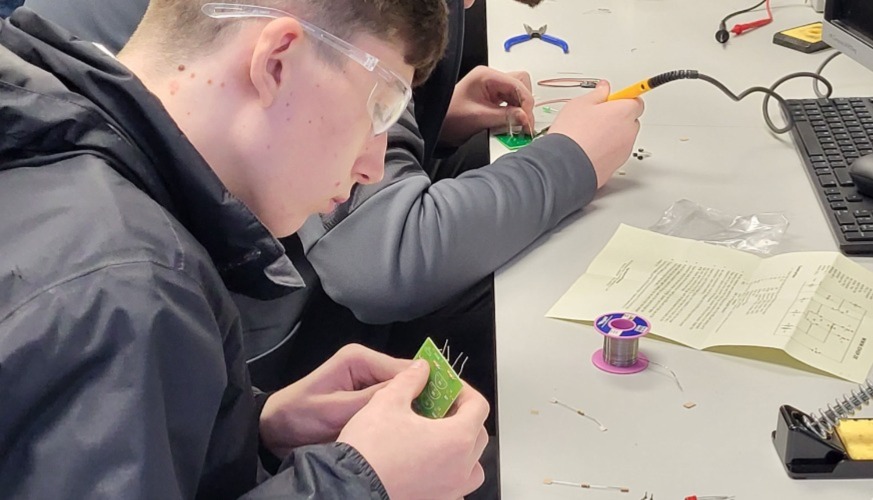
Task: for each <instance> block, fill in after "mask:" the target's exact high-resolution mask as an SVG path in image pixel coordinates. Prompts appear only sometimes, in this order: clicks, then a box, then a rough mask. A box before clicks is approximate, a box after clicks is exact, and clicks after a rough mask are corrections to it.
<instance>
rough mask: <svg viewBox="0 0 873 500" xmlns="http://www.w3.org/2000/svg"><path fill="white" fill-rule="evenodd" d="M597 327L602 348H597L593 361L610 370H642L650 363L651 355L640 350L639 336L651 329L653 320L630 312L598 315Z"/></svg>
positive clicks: (622, 372)
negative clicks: (649, 320) (647, 355)
mask: <svg viewBox="0 0 873 500" xmlns="http://www.w3.org/2000/svg"><path fill="white" fill-rule="evenodd" d="M594 328H595V329H596V330H597V331H598V332H599V333H600V334H601V335H603V349H598V350H596V351H594V354H593V355H592V356H591V362H592V363H594V366H596V367H597V368H600V369H601V370H603V371H605V372H609V373H617V374H629V373H637V372H641V371H643V370H645V369H646V367H647V366H649V359H648V358H647V357H646V356H645V355H644V354H643V353H641V352H639V342H640V337H643V336H645V335H646V334H647V333H649V330H650V328H651V323H649V322H648V321H647V320H646V319H645V318H642V317H640V316H637V315H636V314H633V313H628V312H615V313H609V314H604V315H602V316H598V317H597V319H595V320H594Z"/></svg>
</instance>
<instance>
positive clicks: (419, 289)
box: [301, 113, 597, 323]
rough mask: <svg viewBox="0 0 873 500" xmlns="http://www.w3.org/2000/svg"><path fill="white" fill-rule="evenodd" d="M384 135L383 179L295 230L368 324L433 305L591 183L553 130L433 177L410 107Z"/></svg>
mask: <svg viewBox="0 0 873 500" xmlns="http://www.w3.org/2000/svg"><path fill="white" fill-rule="evenodd" d="M391 136H392V137H390V141H389V150H388V155H387V157H386V178H385V179H383V181H382V182H381V183H380V184H378V185H376V186H361V189H360V191H364V193H363V194H362V193H360V192H358V193H355V195H354V196H353V199H352V200H351V202H350V204H351V208H350V212H349V213H347V214H345V215H344V218H342V219H341V220H340V221H339V222H336V221H335V220H334V221H332V222H331V221H328V222H327V223H326V224H321V225H320V228H315V229H313V226H314V224H312V223H311V222H312V221H310V223H309V224H307V226H306V227H305V228H304V230H303V231H302V232H301V237H302V238H303V240H304V243H305V244H307V245H308V246H310V247H311V248H310V250H309V252H308V253H307V258H308V259H309V260H310V262H312V264H313V266H314V267H315V270H316V271H317V273H318V275H319V276H320V278H321V281H322V284H323V286H324V290H325V292H326V293H327V294H328V295H329V296H330V297H331V298H332V299H333V300H335V301H336V302H338V303H340V304H342V305H344V306H346V307H348V308H349V309H351V310H352V312H353V313H354V314H355V315H356V316H357V317H358V319H360V320H362V321H364V322H367V323H387V322H392V321H402V320H408V319H411V318H414V317H417V316H421V315H423V314H427V313H429V312H432V311H434V310H436V309H438V308H439V307H441V306H443V305H444V304H446V303H447V302H448V301H449V300H450V299H451V298H453V297H454V296H456V295H458V294H459V293H461V292H462V291H464V290H465V289H466V288H468V287H469V286H471V285H473V284H474V283H476V282H477V281H478V280H480V279H482V278H483V277H485V276H487V275H488V274H489V273H491V272H493V271H495V270H496V269H497V268H499V267H500V266H501V265H503V264H504V263H506V262H507V261H508V260H509V259H511V258H512V257H513V256H514V255H516V254H517V253H518V252H520V251H521V250H523V249H524V248H525V247H526V246H528V245H529V244H530V243H532V242H533V241H534V240H535V239H536V238H538V237H539V236H540V235H542V234H543V233H545V232H546V231H549V230H550V229H551V228H553V227H554V226H555V225H556V224H557V223H558V222H559V221H561V220H562V219H563V218H564V217H566V216H567V215H569V214H571V213H573V212H574V211H577V210H579V209H581V208H582V207H583V206H585V205H586V204H587V203H588V202H590V201H591V199H592V198H593V197H594V193H595V191H596V188H597V179H596V175H595V173H594V169H593V167H592V166H591V163H590V161H589V160H588V157H587V155H586V154H585V153H584V152H583V151H582V149H581V148H580V147H579V146H578V145H577V144H576V143H575V142H573V141H572V140H571V139H570V138H568V137H566V136H563V135H560V134H550V135H548V136H546V137H543V138H541V139H539V140H537V141H536V142H534V143H533V144H531V145H530V146H528V147H526V148H524V149H522V150H520V151H518V152H515V153H512V154H508V155H505V156H503V157H501V158H500V159H498V160H497V161H495V162H494V163H493V164H491V165H488V166H486V167H482V168H480V169H476V170H473V171H469V172H466V173H464V174H462V175H461V176H459V177H457V178H455V179H446V180H441V181H439V182H437V183H434V184H431V182H430V180H429V178H428V177H427V176H426V175H425V174H424V172H423V171H422V169H421V166H420V164H419V160H418V158H419V157H420V156H419V155H418V154H417V153H418V151H419V149H418V148H420V136H418V134H417V130H416V128H415V123H414V121H413V120H411V119H410V117H409V114H408V113H407V114H406V115H405V116H404V120H402V121H401V123H400V124H398V126H396V127H395V129H392V131H391ZM332 223H333V224H334V225H331V224H332ZM319 229H321V231H322V232H321V234H319V233H318V230H319ZM325 231H326V232H325Z"/></svg>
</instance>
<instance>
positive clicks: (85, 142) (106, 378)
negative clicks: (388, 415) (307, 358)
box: [0, 9, 386, 499]
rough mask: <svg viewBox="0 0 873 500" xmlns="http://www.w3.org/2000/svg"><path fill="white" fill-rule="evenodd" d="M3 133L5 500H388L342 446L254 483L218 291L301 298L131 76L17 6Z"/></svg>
mask: <svg viewBox="0 0 873 500" xmlns="http://www.w3.org/2000/svg"><path fill="white" fill-rule="evenodd" d="M0 132H2V133H0V494H2V496H3V497H5V498H8V497H12V498H139V497H141V498H162V499H164V498H194V497H201V498H233V497H238V496H240V495H242V494H245V493H246V492H249V495H251V496H252V497H262V496H270V497H272V498H281V497H288V498H298V497H306V498H362V497H375V498H385V497H386V494H385V491H384V488H383V487H382V484H381V482H380V481H379V479H378V477H376V474H375V472H374V471H373V470H372V468H371V467H370V466H369V465H368V464H367V463H366V461H365V460H364V459H363V457H361V456H360V454H358V453H357V452H356V451H355V450H354V449H352V448H351V447H349V446H347V445H341V444H335V443H333V444H325V445H316V446H310V447H304V448H301V449H300V450H298V451H297V452H296V453H295V454H294V455H292V456H291V457H289V458H288V459H286V461H285V462H284V463H283V465H282V468H281V472H279V473H278V475H276V476H275V477H272V478H270V479H268V480H266V481H261V480H260V479H263V477H264V474H263V470H262V469H260V468H259V462H258V414H259V405H258V403H257V402H256V399H255V397H254V395H253V390H252V388H251V387H250V384H249V376H248V373H247V371H246V367H245V359H244V358H245V356H244V354H243V349H242V332H241V328H240V320H239V313H238V312H237V309H236V307H235V306H234V304H233V301H232V300H231V297H230V294H229V292H228V289H232V290H234V291H236V292H239V293H244V294H247V295H250V296H253V297H258V298H272V297H278V296H281V295H283V294H287V293H289V292H290V291H292V290H294V288H295V287H299V286H302V284H303V283H302V280H301V279H300V276H299V274H298V273H297V271H296V270H295V269H294V267H293V265H292V264H291V262H290V260H289V259H288V258H287V257H286V256H285V253H284V249H283V248H282V246H281V245H280V244H279V243H278V242H277V241H276V240H275V239H274V238H273V237H272V236H271V235H270V234H269V232H268V231H267V230H266V228H264V227H263V226H262V225H261V224H260V223H259V222H258V221H257V219H256V218H255V217H254V216H253V215H252V214H251V212H250V211H249V210H248V209H247V208H246V207H245V206H244V205H243V204H242V203H240V202H239V201H238V200H236V199H235V198H233V197H232V196H231V195H230V194H229V193H228V192H227V191H226V189H225V187H224V186H223V185H222V184H221V182H220V181H219V180H218V178H217V177H216V176H215V175H214V174H213V172H212V170H211V169H210V168H209V167H208V165H206V163H205V162H204V160H203V159H202V157H201V156H200V155H199V154H198V153H197V151H196V150H195V149H194V148H193V146H192V145H191V144H190V143H188V142H187V140H185V139H184V136H183V135H182V133H181V131H180V130H179V129H178V128H177V127H176V125H175V123H174V122H173V120H172V119H171V118H170V116H169V115H168V114H167V113H166V111H165V110H164V109H163V107H162V106H161V104H160V102H159V101H158V100H157V99H156V98H155V97H154V96H153V95H151V94H150V93H149V92H148V91H147V90H146V89H145V87H144V86H143V85H142V84H141V83H140V82H139V80H137V79H136V78H135V77H134V76H133V75H131V74H130V73H129V72H128V71H127V70H126V69H125V68H124V67H123V66H122V65H121V64H119V63H118V62H117V61H115V60H114V59H113V58H112V57H110V56H108V55H106V54H104V53H103V52H102V51H100V50H98V49H97V48H96V47H95V46H94V45H93V44H91V43H89V42H82V41H72V40H71V37H70V36H69V35H68V34H66V33H63V32H59V31H58V30H56V29H55V28H54V27H53V26H51V25H49V24H47V23H45V22H43V21H42V20H41V19H39V18H38V17H36V16H35V15H34V14H33V13H31V12H29V11H27V10H26V9H19V10H18V11H17V12H16V13H15V14H14V15H13V16H12V18H11V19H10V20H7V21H3V22H2V24H0ZM259 478H260V479H259ZM259 482H261V483H262V484H261V485H260V486H259V487H257V488H256V486H257V485H258V483H259ZM253 489H254V490H253ZM252 490H253V491H252Z"/></svg>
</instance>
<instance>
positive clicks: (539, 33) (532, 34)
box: [503, 24, 570, 54]
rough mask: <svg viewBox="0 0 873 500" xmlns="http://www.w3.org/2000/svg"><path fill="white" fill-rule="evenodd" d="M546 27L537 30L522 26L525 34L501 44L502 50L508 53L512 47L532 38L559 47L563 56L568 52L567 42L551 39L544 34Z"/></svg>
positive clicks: (551, 37)
mask: <svg viewBox="0 0 873 500" xmlns="http://www.w3.org/2000/svg"><path fill="white" fill-rule="evenodd" d="M547 27H548V25H543V26H540V27H539V29H533V28H531V27H530V26H528V25H526V24H525V25H524V30H525V31H526V32H527V33H525V34H524V35H518V36H514V37H512V38H510V39H509V40H507V41H506V42H504V43H503V48H504V49H506V51H507V52H509V49H510V48H512V46H513V45H518V44H519V43H522V42H526V41H528V40H530V39H532V38H539V39H540V40H542V41H544V42H548V43H550V44H552V45H557V46H558V47H561V50H563V51H564V53H565V54H567V53H568V52H570V46H569V45H567V42H565V41H563V40H561V39H560V38H556V37H553V36H551V35H547V34H546V28H547Z"/></svg>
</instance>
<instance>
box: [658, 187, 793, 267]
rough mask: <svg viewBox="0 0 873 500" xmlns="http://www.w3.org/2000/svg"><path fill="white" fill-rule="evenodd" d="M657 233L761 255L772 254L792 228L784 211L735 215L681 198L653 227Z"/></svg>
mask: <svg viewBox="0 0 873 500" xmlns="http://www.w3.org/2000/svg"><path fill="white" fill-rule="evenodd" d="M649 229H650V230H652V231H655V232H656V233H661V234H668V235H671V236H679V237H680V238H689V239H694V240H700V241H705V242H707V243H712V244H714V245H721V246H726V247H730V248H736V249H737V250H744V251H746V252H751V253H755V254H758V255H768V254H770V253H771V252H772V251H773V250H774V248H775V247H776V245H778V244H779V242H780V241H781V240H782V235H783V234H785V230H786V229H788V219H787V218H785V216H784V215H782V214H780V213H773V212H768V213H760V214H752V215H732V214H726V213H724V212H721V211H718V210H716V209H714V208H707V207H704V206H701V205H698V204H697V203H694V202H693V201H689V200H679V201H677V202H676V203H674V204H673V205H671V206H670V208H668V209H667V211H666V212H664V215H663V216H662V217H661V220H659V221H658V222H656V223H655V224H654V225H653V226H652V227H650V228H649Z"/></svg>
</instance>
